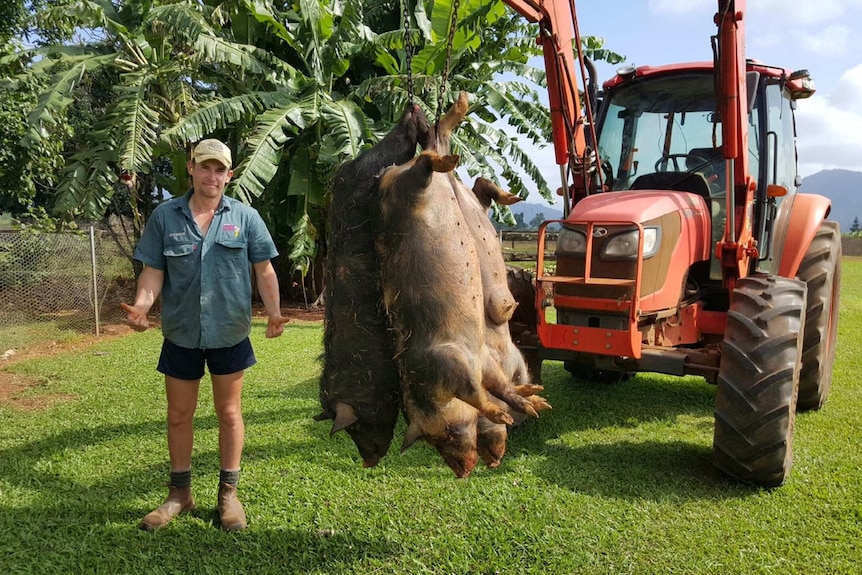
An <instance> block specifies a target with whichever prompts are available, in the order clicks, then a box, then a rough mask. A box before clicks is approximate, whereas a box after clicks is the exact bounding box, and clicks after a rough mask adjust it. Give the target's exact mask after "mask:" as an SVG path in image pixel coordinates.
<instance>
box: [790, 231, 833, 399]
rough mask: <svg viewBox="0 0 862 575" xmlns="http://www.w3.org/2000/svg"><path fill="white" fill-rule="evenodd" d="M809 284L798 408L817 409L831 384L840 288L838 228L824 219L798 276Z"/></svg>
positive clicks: (804, 258) (803, 260)
mask: <svg viewBox="0 0 862 575" xmlns="http://www.w3.org/2000/svg"><path fill="white" fill-rule="evenodd" d="M797 277H798V278H799V279H800V280H802V281H804V282H805V284H806V285H807V286H808V300H807V304H806V311H805V336H804V342H803V345H802V372H801V373H800V374H799V400H798V401H797V402H796V410H797V411H807V410H811V409H820V408H821V407H822V406H823V403H824V402H825V401H826V398H827V397H828V396H829V390H830V388H831V387H832V363H833V361H834V360H835V342H836V340H837V336H838V303H839V296H840V289H841V230H840V228H839V227H838V222H832V221H825V222H823V224H821V226H820V229H819V230H817V234H816V235H815V236H814V239H813V240H812V241H811V245H810V246H809V247H808V251H807V252H806V254H805V257H803V258H802V263H801V264H800V266H799V274H798V276H797Z"/></svg>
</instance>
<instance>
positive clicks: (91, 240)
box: [0, 227, 135, 354]
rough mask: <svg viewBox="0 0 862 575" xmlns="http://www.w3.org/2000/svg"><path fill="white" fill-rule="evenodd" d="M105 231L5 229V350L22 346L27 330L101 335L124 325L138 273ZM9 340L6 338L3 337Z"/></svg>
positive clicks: (1, 299) (1, 303) (1, 236)
mask: <svg viewBox="0 0 862 575" xmlns="http://www.w3.org/2000/svg"><path fill="white" fill-rule="evenodd" d="M128 253H130V250H129V249H128V246H121V245H120V244H119V243H118V240H117V239H116V238H115V237H112V236H111V235H110V234H109V233H108V232H107V231H106V230H100V229H95V228H92V227H91V228H90V229H89V230H87V231H85V232H63V233H37V232H32V231H0V354H2V353H4V350H6V349H8V348H10V347H14V346H15V345H20V344H21V340H22V336H21V333H22V331H32V330H34V329H40V328H41V329H43V330H44V329H45V328H46V326H49V327H51V328H54V329H56V330H58V331H71V332H76V333H83V334H94V335H100V334H101V333H102V332H103V331H104V330H103V328H104V326H106V325H110V324H118V323H121V322H122V321H123V319H124V317H125V316H124V314H123V313H122V311H121V310H120V309H119V302H121V301H132V300H133V299H134V289H135V288H134V286H135V275H134V269H133V268H132V262H131V260H130V259H129V257H128ZM4 340H5V341H4Z"/></svg>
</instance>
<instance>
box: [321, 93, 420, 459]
mask: <svg viewBox="0 0 862 575" xmlns="http://www.w3.org/2000/svg"><path fill="white" fill-rule="evenodd" d="M427 140H428V122H427V120H426V118H425V115H424V113H423V112H422V111H421V109H420V108H419V107H418V106H415V105H411V106H410V107H409V108H408V109H407V110H406V111H405V113H404V115H403V116H402V118H401V121H400V123H399V124H398V125H397V126H396V127H395V128H394V129H393V130H392V131H391V132H390V133H389V134H387V135H386V136H385V137H384V138H383V139H382V140H381V141H380V142H379V143H377V144H376V145H375V146H373V147H372V148H370V149H369V150H367V151H365V152H363V153H362V154H360V155H359V156H358V157H357V158H356V159H354V160H351V161H348V162H345V163H344V164H342V166H341V167H340V168H339V169H338V171H337V173H336V175H335V178H334V180H333V186H332V203H331V205H330V209H329V215H328V220H327V236H326V240H327V258H326V263H325V268H324V270H325V272H324V273H325V293H324V298H325V300H324V301H325V324H324V338H323V344H324V351H323V356H322V359H323V371H322V374H321V377H320V404H321V407H322V408H323V412H322V413H321V414H320V415H319V416H317V419H332V420H333V424H332V429H331V432H330V433H331V434H334V433H336V432H338V431H340V430H342V429H343V430H345V431H346V432H347V433H348V434H349V435H350V437H351V439H352V440H353V442H354V443H355V444H356V447H357V448H358V450H359V454H360V456H361V457H362V461H363V465H364V466H366V467H370V466H373V465H376V464H377V462H378V461H379V460H380V458H381V457H383V456H384V455H385V454H386V452H387V451H388V449H389V444H390V442H391V441H392V436H393V433H394V428H395V425H396V422H397V420H398V414H399V412H400V408H401V407H400V405H401V402H400V387H399V378H398V370H397V367H396V365H395V362H394V359H393V355H394V351H393V343H392V337H391V333H390V331H389V324H388V322H387V319H386V315H385V313H384V310H383V306H382V290H381V286H380V271H379V266H378V262H377V255H376V253H375V250H374V231H373V229H372V224H371V222H372V219H373V214H374V213H376V212H377V210H378V208H379V198H378V194H379V188H378V183H379V182H378V179H379V176H380V174H381V172H382V171H383V170H384V169H385V168H387V167H389V166H392V165H396V164H403V163H404V162H406V161H408V160H409V159H410V158H412V157H414V156H415V154H416V145H417V143H418V144H419V145H421V146H422V147H423V148H424V147H425V145H426V144H427Z"/></svg>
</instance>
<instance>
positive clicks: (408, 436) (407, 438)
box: [401, 423, 422, 453]
mask: <svg viewBox="0 0 862 575" xmlns="http://www.w3.org/2000/svg"><path fill="white" fill-rule="evenodd" d="M417 439H422V428H421V427H419V424H418V423H411V424H410V425H409V426H408V427H407V433H405V434H404V441H403V442H402V443H401V453H404V452H405V451H407V449H408V448H409V447H410V446H411V445H413V444H414V443H416V440H417Z"/></svg>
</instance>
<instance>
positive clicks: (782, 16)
mask: <svg viewBox="0 0 862 575" xmlns="http://www.w3.org/2000/svg"><path fill="white" fill-rule="evenodd" d="M860 7H862V0H818V1H817V2H811V1H810V0H757V1H752V2H749V3H748V11H749V12H750V14H751V16H752V17H754V18H761V19H763V20H765V21H770V20H771V21H773V24H774V23H775V22H776V21H779V22H780V21H784V22H794V23H798V24H802V25H803V26H806V27H807V26H812V25H816V24H819V23H822V22H827V21H829V20H835V19H837V18H842V17H849V15H850V14H849V13H850V12H853V11H854V10H858V9H859V8H860Z"/></svg>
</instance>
